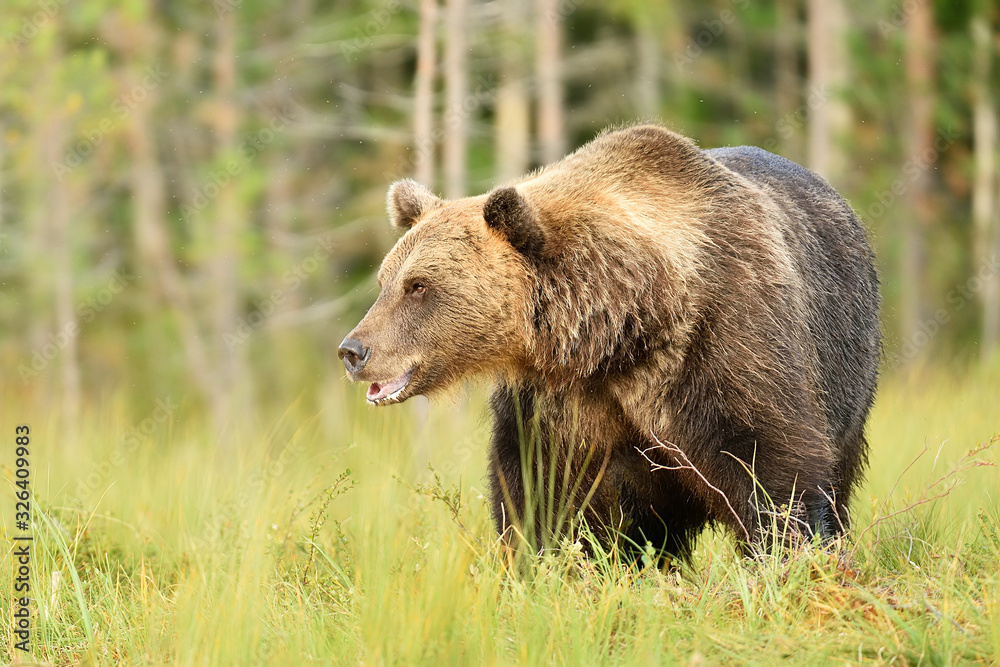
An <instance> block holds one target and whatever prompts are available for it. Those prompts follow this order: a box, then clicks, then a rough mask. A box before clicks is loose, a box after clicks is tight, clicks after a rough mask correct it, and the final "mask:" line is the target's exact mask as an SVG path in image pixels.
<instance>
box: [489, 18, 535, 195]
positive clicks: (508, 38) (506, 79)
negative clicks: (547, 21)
mask: <svg viewBox="0 0 1000 667" xmlns="http://www.w3.org/2000/svg"><path fill="white" fill-rule="evenodd" d="M526 19H527V16H526V12H525V6H524V0H500V30H501V35H500V44H501V48H500V85H499V86H498V87H497V98H496V121H495V122H496V128H495V131H494V139H495V142H496V145H495V153H496V180H497V181H499V182H507V181H510V180H513V179H515V178H517V177H518V176H521V175H522V174H524V172H526V171H527V170H528V167H529V166H530V160H531V111H530V102H529V99H528V91H527V90H526V89H525V86H524V76H525V72H526V66H525V59H526V56H527V45H526V44H525V42H524V39H523V34H524V25H525V21H526Z"/></svg>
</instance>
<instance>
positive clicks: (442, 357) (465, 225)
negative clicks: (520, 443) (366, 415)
mask: <svg viewBox="0 0 1000 667" xmlns="http://www.w3.org/2000/svg"><path fill="white" fill-rule="evenodd" d="M388 209H389V218H390V220H391V222H392V224H393V225H394V226H395V227H398V228H400V229H403V230H406V233H405V234H404V235H403V236H402V237H401V238H400V239H399V241H397V243H396V245H395V246H394V247H393V248H392V250H391V251H390V252H389V254H388V255H387V256H386V258H385V260H384V261H383V262H382V266H381V267H380V269H379V272H378V282H379V286H380V289H381V291H380V292H379V296H378V299H377V300H376V301H375V304H374V305H373V306H372V307H371V309H370V310H369V311H368V314H367V315H365V317H364V319H362V320H361V322H360V323H359V324H358V325H357V326H356V327H355V328H354V330H353V331H351V333H349V334H348V335H347V337H346V338H345V339H344V342H343V343H341V345H340V348H339V356H340V358H341V359H343V360H344V366H345V367H346V368H347V373H348V377H350V379H352V380H356V381H364V382H369V383H371V384H370V386H369V387H368V393H367V398H368V402H369V403H372V404H375V405H384V404H388V403H398V402H400V401H404V400H406V399H407V398H409V397H410V396H415V395H417V394H424V395H427V394H431V393H433V392H435V391H436V390H442V389H446V388H448V387H449V386H451V385H453V384H455V383H456V382H458V381H459V380H461V379H462V378H465V377H468V376H474V375H502V374H509V373H516V372H517V369H518V368H519V367H520V366H521V365H523V364H525V363H527V362H526V359H527V355H528V347H529V345H530V343H529V335H528V328H529V326H530V316H529V308H530V300H531V298H532V294H533V291H534V284H535V278H534V272H533V269H532V266H533V260H534V259H535V258H537V257H539V256H540V255H541V253H542V251H543V249H544V246H545V232H544V231H543V228H542V227H541V226H540V225H539V224H538V222H539V221H538V216H537V212H536V211H535V210H534V208H533V206H532V205H531V204H530V203H529V201H528V200H527V199H526V198H525V197H524V196H522V195H521V194H519V193H518V192H517V190H516V189H515V188H513V187H506V188H500V189H498V190H495V191H493V192H492V193H490V194H489V195H483V196H479V197H469V198H465V199H459V200H456V201H451V202H449V201H444V200H441V199H439V198H438V197H436V196H435V195H434V194H433V193H431V192H430V191H429V190H427V189H426V188H424V187H423V186H421V185H419V184H418V183H416V182H414V181H411V180H402V181H399V182H397V183H395V184H393V186H392V187H391V188H390V189H389V193H388Z"/></svg>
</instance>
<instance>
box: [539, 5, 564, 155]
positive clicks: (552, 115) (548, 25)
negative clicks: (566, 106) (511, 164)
mask: <svg viewBox="0 0 1000 667" xmlns="http://www.w3.org/2000/svg"><path fill="white" fill-rule="evenodd" d="M559 5H560V2H559V0H537V2H536V4H535V7H536V8H537V15H536V17H535V20H536V23H537V32H536V43H535V59H536V60H535V68H536V70H535V76H536V78H537V80H538V148H539V155H538V157H539V160H540V161H541V162H542V164H549V163H550V162H555V161H557V160H559V159H560V158H562V157H563V155H565V153H566V127H565V124H566V121H565V114H564V110H563V84H562V62H561V58H562V56H561V53H562V30H563V18H562V14H561V12H560V11H559Z"/></svg>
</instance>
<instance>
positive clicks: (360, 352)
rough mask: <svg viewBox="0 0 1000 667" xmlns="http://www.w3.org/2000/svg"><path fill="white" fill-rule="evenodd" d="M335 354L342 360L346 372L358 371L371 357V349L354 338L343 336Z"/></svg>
mask: <svg viewBox="0 0 1000 667" xmlns="http://www.w3.org/2000/svg"><path fill="white" fill-rule="evenodd" d="M337 356H338V357H340V358H341V359H343V360H344V367H345V368H346V369H347V372H348V373H360V372H361V369H363V368H364V367H365V364H367V363H368V360H369V359H370V358H371V356H372V350H371V348H370V347H365V346H364V345H362V344H361V341H359V340H357V339H355V338H345V339H344V342H343V343H341V344H340V347H339V348H338V349H337Z"/></svg>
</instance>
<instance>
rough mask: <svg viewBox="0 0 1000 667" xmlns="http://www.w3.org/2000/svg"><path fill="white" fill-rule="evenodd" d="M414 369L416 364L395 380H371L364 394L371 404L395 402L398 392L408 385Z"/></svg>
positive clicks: (400, 392)
mask: <svg viewBox="0 0 1000 667" xmlns="http://www.w3.org/2000/svg"><path fill="white" fill-rule="evenodd" d="M415 370H416V366H414V367H413V368H411V369H410V370H408V371H406V372H405V373H403V374H402V375H400V376H399V377H398V378H396V379H395V380H390V381H388V382H372V383H371V385H369V386H368V393H367V395H366V398H367V399H368V402H369V403H371V404H373V405H385V404H386V403H394V402H396V401H397V400H398V399H399V396H400V394H402V393H403V390H404V389H406V388H407V387H408V386H409V385H410V378H412V377H413V371H415Z"/></svg>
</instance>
